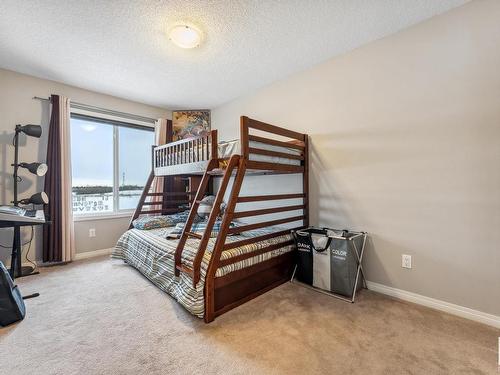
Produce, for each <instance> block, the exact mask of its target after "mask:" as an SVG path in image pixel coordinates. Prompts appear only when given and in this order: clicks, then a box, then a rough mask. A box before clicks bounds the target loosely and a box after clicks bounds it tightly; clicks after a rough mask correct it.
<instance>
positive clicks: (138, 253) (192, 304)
mask: <svg viewBox="0 0 500 375" xmlns="http://www.w3.org/2000/svg"><path fill="white" fill-rule="evenodd" d="M172 229H173V227H169V228H160V229H151V230H139V229H130V230H128V231H127V232H125V233H124V234H123V235H122V236H121V237H120V239H119V240H118V243H117V244H116V246H115V248H114V250H113V253H112V255H111V256H112V257H113V258H116V259H122V260H123V261H125V262H126V263H127V264H129V265H131V266H133V267H135V268H136V269H137V270H139V271H140V272H141V273H142V274H144V276H146V277H147V278H148V279H149V280H151V281H152V282H153V283H154V284H155V285H156V286H158V287H159V288H160V289H162V290H163V291H165V292H167V293H169V294H170V295H171V296H172V297H174V298H175V299H176V300H177V301H178V302H179V303H180V304H181V305H183V306H184V307H185V308H186V309H187V310H188V311H189V312H191V313H192V314H194V315H196V316H198V317H200V318H202V317H203V314H204V309H205V304H204V295H203V288H204V285H205V274H206V272H207V268H208V263H209V261H210V257H211V254H212V249H213V247H214V245H215V240H216V238H211V239H210V240H209V243H208V246H207V250H206V251H205V255H204V257H203V261H202V264H201V279H200V282H199V283H198V284H197V285H196V287H193V282H192V279H191V278H190V277H189V276H188V275H186V274H184V273H181V276H180V277H179V278H176V277H175V276H174V254H175V249H176V247H177V243H178V241H179V240H172V239H167V238H166V237H167V236H168V235H169V233H170V232H171V231H172ZM281 229H283V228H276V227H274V228H273V227H270V228H267V229H265V230H255V231H249V232H246V233H245V234H244V235H237V236H230V237H227V239H226V243H228V242H233V241H239V240H242V239H246V238H248V237H255V236H260V235H263V234H266V233H270V232H276V231H278V230H281ZM291 238H292V236H291V235H290V234H287V235H283V236H279V237H275V238H271V239H269V240H265V241H260V242H257V243H253V244H249V245H245V246H241V247H237V248H234V249H230V250H226V251H224V252H223V253H222V255H221V259H228V258H231V257H234V256H237V255H240V254H244V253H248V252H251V251H254V250H257V249H261V248H264V247H266V246H269V245H272V244H276V243H280V242H284V241H286V240H289V239H291ZM198 243H199V240H198V239H191V238H190V239H188V240H187V241H186V245H185V248H184V251H183V253H182V257H183V261H182V262H183V263H184V264H186V265H188V266H190V267H191V266H192V263H193V259H194V256H195V254H196V250H197V248H198ZM292 250H293V246H285V247H282V248H279V249H276V250H273V251H270V252H267V253H264V254H261V255H258V256H255V257H252V258H249V259H245V260H243V261H240V262H238V263H234V264H230V265H227V266H225V267H222V268H219V269H218V270H217V273H216V277H220V276H224V275H227V274H228V273H230V272H233V271H236V270H239V269H242V268H245V267H249V266H251V265H254V264H256V263H259V262H263V261H266V260H268V259H271V258H273V257H276V256H279V255H281V254H284V253H286V252H289V251H292Z"/></svg>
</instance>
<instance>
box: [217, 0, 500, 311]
mask: <svg viewBox="0 0 500 375" xmlns="http://www.w3.org/2000/svg"><path fill="white" fill-rule="evenodd" d="M499 46H500V1H496V0H490V1H474V2H472V3H470V4H468V5H465V6H463V7H461V8H458V9H455V10H453V11H451V12H449V13H447V14H444V15H441V16H438V17H436V18H434V19H431V20H429V21H427V22H424V23H422V24H420V25H417V26H415V27H412V28H410V29H408V30H405V31H402V32H400V33H398V34H396V35H394V36H391V37H388V38H384V39H382V40H379V41H377V42H374V43H371V44H369V45H366V46H364V47H362V48H359V49H357V50H355V51H352V52H350V53H348V54H346V55H344V56H341V57H339V58H335V59H332V60H330V61H327V62H325V63H324V64H322V65H319V66H317V67H315V68H313V69H311V70H308V71H305V72H303V73H300V74H297V75H294V76H292V77H290V78H288V79H285V80H283V81H281V82H277V83H275V84H272V85H271V86H268V87H266V88H264V89H262V90H260V91H258V92H255V93H253V94H251V95H248V96H246V97H243V98H240V99H238V100H235V101H233V102H230V103H228V104H226V105H223V106H221V107H219V108H216V109H214V110H213V112H212V119H213V125H214V127H216V128H217V129H219V130H220V133H221V134H220V137H221V139H232V138H235V137H237V136H238V124H239V120H238V118H239V116H240V115H242V114H244V115H248V116H250V117H254V118H257V119H260V120H263V121H267V122H270V123H275V124H277V125H283V126H285V127H288V128H290V129H294V130H297V131H303V132H307V133H309V134H310V137H311V145H312V150H311V157H312V161H311V182H310V185H311V186H310V189H311V199H310V204H311V216H312V223H313V224H319V225H322V226H331V227H337V228H345V227H347V228H353V229H359V230H366V231H368V232H369V233H370V241H369V247H368V249H367V253H366V263H365V270H366V274H367V278H368V279H369V280H370V281H373V282H377V283H382V284H385V285H388V286H392V287H395V288H400V289H403V290H407V291H411V292H415V293H419V294H422V295H425V296H429V297H433V298H437V299H441V300H444V301H448V302H451V303H455V304H458V305H462V306H466V307H469V308H473V309H478V310H481V311H483V312H487V313H491V314H495V315H500V251H499V247H500V230H499V228H500V74H499V67H500V47H499ZM259 186H261V187H262V185H259ZM401 254H411V255H412V256H413V269H412V270H406V269H403V268H401Z"/></svg>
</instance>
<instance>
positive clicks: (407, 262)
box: [401, 254, 411, 268]
mask: <svg viewBox="0 0 500 375" xmlns="http://www.w3.org/2000/svg"><path fill="white" fill-rule="evenodd" d="M401 267H403V268H411V255H407V254H403V255H401Z"/></svg>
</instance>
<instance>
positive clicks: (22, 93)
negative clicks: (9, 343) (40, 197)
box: [0, 69, 171, 263]
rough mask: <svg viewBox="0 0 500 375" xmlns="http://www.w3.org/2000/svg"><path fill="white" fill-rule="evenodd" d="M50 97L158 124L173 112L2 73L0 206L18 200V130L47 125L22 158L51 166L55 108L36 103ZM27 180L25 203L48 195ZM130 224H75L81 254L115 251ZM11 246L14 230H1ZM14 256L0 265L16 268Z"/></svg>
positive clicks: (35, 253) (1, 239) (0, 255)
mask: <svg viewBox="0 0 500 375" xmlns="http://www.w3.org/2000/svg"><path fill="white" fill-rule="evenodd" d="M50 94H60V95H64V96H67V97H69V98H71V99H72V100H74V101H77V102H81V103H85V104H90V105H95V106H99V107H104V108H108V109H114V110H117V111H122V112H128V113H134V114H138V115H143V116H147V117H152V118H160V117H163V118H171V112H170V111H169V110H165V109H162V108H156V107H151V106H148V105H144V104H140V103H135V102H131V101H128V100H123V99H120V98H116V97H112V96H109V95H103V94H99V93H95V92H91V91H87V90H82V89H79V88H76V87H72V86H67V85H63V84H60V83H57V82H53V81H47V80H43V79H38V78H34V77H31V76H27V75H23V74H19V73H14V72H12V71H8V70H3V69H0V114H1V115H0V204H9V203H10V201H11V200H12V177H11V173H12V172H11V167H10V164H11V163H12V162H13V160H14V152H13V147H12V146H11V141H12V136H13V133H14V132H13V130H14V126H15V125H16V124H28V123H31V124H40V125H42V127H43V135H42V137H41V139H35V138H32V137H24V136H22V142H23V143H22V145H21V148H20V155H21V160H22V161H29V162H30V161H45V158H46V153H47V137H48V122H49V105H48V103H47V102H42V101H39V100H33V99H32V98H33V97H34V96H39V97H44V98H47V97H49V96H50ZM49 168H50V166H49ZM23 179H24V180H23V182H22V183H21V184H20V192H19V194H20V196H21V197H25V196H28V197H29V196H30V195H31V194H33V193H35V192H36V191H41V190H42V189H43V178H35V177H34V175H31V174H29V173H24V172H23ZM128 222H129V218H128V217H122V218H117V219H108V220H94V221H78V222H75V232H76V233H75V236H76V250H77V253H80V252H86V251H92V250H98V249H103V248H109V247H112V246H113V245H114V244H115V243H116V240H117V239H118V237H119V236H120V235H121V234H122V233H123V232H124V231H125V230H126V229H127V227H128ZM89 228H95V229H96V237H95V238H89V237H88V229H89ZM29 232H30V231H29V229H24V230H23V236H24V241H26V240H27V239H28V235H29ZM36 234H37V236H36V237H37V238H36V239H35V242H34V244H35V249H32V250H31V252H30V255H31V256H30V258H31V259H33V258H35V259H41V246H40V239H41V235H40V234H41V231H40V229H39V228H38V229H37V230H36ZM11 241H12V232H11V230H10V229H0V244H1V245H7V246H10V244H11ZM9 256H10V249H4V248H0V260H2V261H4V262H5V261H7V263H10V261H9V260H8V258H9Z"/></svg>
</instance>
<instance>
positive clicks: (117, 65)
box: [0, 0, 467, 108]
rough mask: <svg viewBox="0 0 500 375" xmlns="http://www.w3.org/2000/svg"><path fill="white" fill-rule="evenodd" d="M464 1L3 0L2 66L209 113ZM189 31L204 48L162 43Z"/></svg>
mask: <svg viewBox="0 0 500 375" xmlns="http://www.w3.org/2000/svg"><path fill="white" fill-rule="evenodd" d="M466 2H467V0H439V1H437V0H343V1H341V0H309V1H306V0H286V1H278V0H274V1H273V0H260V1H259V0H253V1H252V0H225V1H222V0H221V1H209V0H205V1H203V0H191V1H185V0H165V1H161V0H156V1H153V0H142V1H130V0H121V1H119V0H105V1H98V0H93V1H92V0H45V1H41V0H31V1H28V0H1V1H0V67H2V68H6V69H10V70H14V71H18V72H21V73H26V74H31V75H34V76H37V77H41V78H46V79H51V80H55V81H59V82H63V83H67V84H70V85H74V86H78V87H82V88H86V89H89V90H94V91H98V92H103V93H106V94H111V95H115V96H119V97H123V98H127V99H131V100H135V101H138V102H142V103H148V104H152V105H158V106H163V107H167V108H174V107H175V108H195V107H197V108H213V107H216V106H218V105H220V104H222V103H224V102H226V101H229V100H231V99H233V98H235V97H238V96H240V95H243V94H245V93H247V92H249V91H251V90H254V89H256V88H259V87H262V86H264V85H266V84H268V83H270V82H273V81H275V80H278V79H281V78H284V77H286V76H287V75H290V74H292V73H294V72H297V71H300V70H303V69H305V68H308V67H310V66H312V65H314V64H317V63H319V62H322V61H324V60H327V59H328V58H331V57H333V56H336V55H338V54H341V53H344V52H346V51H349V50H352V49H354V48H356V47H358V46H360V45H362V44H365V43H368V42H370V41H373V40H376V39H379V38H381V37H383V36H386V35H389V34H392V33H395V32H397V31H398V30H401V29H403V28H406V27H408V26H410V25H412V24H415V23H417V22H420V21H423V20H425V19H427V18H430V17H432V16H434V15H436V14H439V13H443V12H445V11H447V10H449V9H451V8H453V7H456V6H459V5H461V4H464V3H466ZM179 21H183V22H186V23H188V24H190V23H192V24H194V25H196V26H197V27H199V28H200V29H201V30H202V31H203V32H204V42H203V44H202V45H201V46H200V47H198V48H196V49H193V50H183V49H180V48H178V47H176V46H175V45H173V44H172V43H171V42H170V41H169V40H168V38H167V31H168V30H169V29H170V27H172V25H173V24H175V23H177V22H179Z"/></svg>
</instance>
